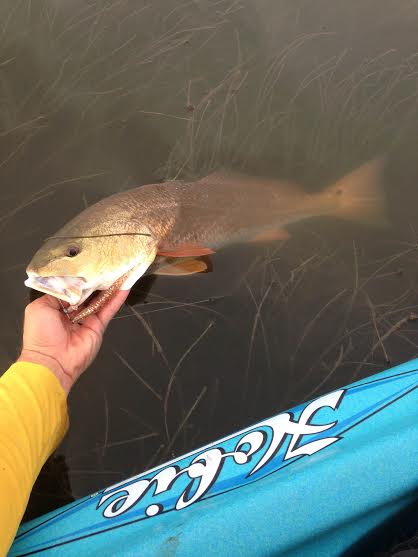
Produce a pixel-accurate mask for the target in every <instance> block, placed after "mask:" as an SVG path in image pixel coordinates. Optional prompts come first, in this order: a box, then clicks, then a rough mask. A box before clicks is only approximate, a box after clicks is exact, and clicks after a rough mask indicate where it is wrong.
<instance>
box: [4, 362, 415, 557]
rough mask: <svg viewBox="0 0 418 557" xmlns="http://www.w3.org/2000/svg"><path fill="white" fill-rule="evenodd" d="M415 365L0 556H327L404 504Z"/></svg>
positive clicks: (86, 506)
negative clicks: (7, 554)
mask: <svg viewBox="0 0 418 557" xmlns="http://www.w3.org/2000/svg"><path fill="white" fill-rule="evenodd" d="M417 418H418V360H412V361H410V362H407V363H406V364H403V365H400V366H398V367H395V368H392V369H390V370H387V371H384V372H382V373H379V374H377V375H373V376H371V377H368V378H367V379H363V380H361V381H357V382H355V383H353V384H351V385H348V386H346V387H343V388H341V389H338V390H335V391H332V392H330V393H328V394H326V395H323V396H321V397H319V398H316V399H315V400H312V401H310V402H306V403H303V404H301V405H299V406H296V407H295V408H292V409H291V410H289V411H288V412H284V413H281V414H278V415H277V416H274V417H272V418H269V419H266V420H264V421H262V422H260V423H258V424H256V425H254V426H252V427H249V428H247V429H244V430H242V431H239V432H237V433H233V434H232V435H230V436H228V437H225V438H223V439H220V440H219V441H216V442H214V443H211V444H210V445H207V446H205V447H202V448H201V449H199V450H196V451H193V452H191V453H189V454H187V455H184V456H181V457H180V458H176V459H174V460H172V461H170V462H168V463H167V464H164V465H162V466H158V467H156V468H154V469H152V470H149V471H147V472H144V473H143V474H140V475H138V476H135V477H133V478H130V479H128V480H126V481H124V482H121V483H119V484H116V485H113V486H111V487H108V488H106V489H103V490H102V491H99V492H98V493H94V494H93V495H91V496H89V497H85V498H83V499H80V500H78V501H76V502H74V503H72V504H70V505H67V506H65V507H63V508H61V509H58V510H56V511H54V512H52V513H49V514H47V515H45V516H43V517H40V518H37V519H36V520H33V521H31V522H28V523H26V524H24V525H22V526H21V527H20V529H19V532H18V534H17V536H16V539H15V542H14V544H13V546H12V548H11V550H10V553H9V555H10V556H13V557H18V556H19V557H23V556H26V555H41V554H42V555H44V554H45V555H47V556H58V555H59V556H63V555H65V556H77V557H80V555H82V554H85V555H89V556H91V555H100V556H107V555H109V556H115V555H118V556H140V557H150V556H153V557H155V556H161V557H165V556H173V555H177V556H181V557H196V556H202V557H203V556H204V557H206V556H212V555H214V556H215V555H216V556H218V557H222V556H228V557H229V556H231V557H232V556H265V557H267V556H269V557H271V556H274V555H280V556H290V555H292V556H295V555H297V556H302V557H304V556H306V557H308V556H312V557H313V556H315V557H317V556H319V555H320V556H337V555H342V554H343V553H344V552H345V551H346V550H347V549H348V548H349V547H351V546H352V545H353V544H355V543H356V542H358V541H359V540H360V539H361V538H362V537H363V536H364V535H365V534H366V533H367V532H370V531H371V530H372V529H373V528H375V527H376V526H378V525H379V524H382V523H383V522H384V521H385V520H387V519H388V518H390V517H391V516H393V515H395V514H396V513H398V512H399V511H400V510H401V509H403V508H405V507H406V506H408V505H409V504H411V503H412V502H413V501H414V496H415V497H416V492H417V487H418V419H417Z"/></svg>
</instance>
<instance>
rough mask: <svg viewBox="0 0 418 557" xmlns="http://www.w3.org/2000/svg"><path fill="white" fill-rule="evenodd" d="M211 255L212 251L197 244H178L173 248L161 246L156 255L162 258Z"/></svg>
mask: <svg viewBox="0 0 418 557" xmlns="http://www.w3.org/2000/svg"><path fill="white" fill-rule="evenodd" d="M212 253H215V252H214V251H213V250H212V249H210V248H207V247H205V246H200V245H198V244H179V245H177V246H173V247H164V246H161V247H160V248H159V249H158V255H162V256H164V257H200V256H202V255H211V254H212Z"/></svg>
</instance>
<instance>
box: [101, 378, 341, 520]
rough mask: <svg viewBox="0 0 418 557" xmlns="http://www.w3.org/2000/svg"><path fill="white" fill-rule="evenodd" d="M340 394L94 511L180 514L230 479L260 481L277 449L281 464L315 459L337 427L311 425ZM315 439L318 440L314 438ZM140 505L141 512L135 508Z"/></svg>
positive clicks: (237, 437)
mask: <svg viewBox="0 0 418 557" xmlns="http://www.w3.org/2000/svg"><path fill="white" fill-rule="evenodd" d="M344 393H345V390H344V389H340V390H338V391H335V392H332V393H329V394H327V395H325V396H323V397H320V398H318V399H317V400H314V401H313V402H311V403H309V404H308V405H307V406H306V407H305V408H304V409H303V410H302V411H301V412H300V414H299V417H298V418H297V419H295V418H294V416H293V414H291V413H289V412H285V413H283V414H280V415H278V416H275V417H274V418H271V419H269V420H266V421H264V422H261V423H259V424H257V425H256V426H255V427H252V428H248V429H247V430H245V431H243V432H241V433H239V434H234V435H231V436H230V437H227V438H225V439H223V440H222V441H221V442H218V443H214V444H213V445H212V446H210V447H206V449H205V450H203V451H202V452H200V453H199V452H198V453H197V454H196V453H195V454H193V455H191V456H189V458H185V457H183V458H181V459H179V460H178V461H176V462H175V463H173V464H171V465H169V466H167V467H165V468H163V469H160V470H158V471H156V472H154V474H153V475H151V476H150V477H146V476H147V475H146V474H144V475H143V477H140V478H138V479H136V480H135V479H134V480H131V481H130V482H129V483H128V482H127V483H126V484H123V485H121V486H118V487H113V488H109V490H107V491H105V492H104V494H103V496H102V497H101V499H100V501H99V503H98V505H97V508H100V509H101V510H102V512H103V516H104V517H105V518H113V517H117V516H120V515H122V514H124V513H126V512H127V511H129V510H131V509H132V510H133V509H134V507H135V508H136V509H135V510H137V512H141V513H143V516H144V518H145V517H151V516H155V515H158V514H160V513H161V512H164V511H169V510H174V509H176V510H180V509H184V508H186V507H188V506H190V505H192V504H193V503H196V501H199V500H200V499H202V498H203V497H204V496H205V495H206V494H208V492H209V490H211V493H212V492H215V491H216V492H218V493H219V492H222V491H226V489H225V488H221V487H220V488H219V489H216V486H217V484H219V482H220V480H221V479H222V480H228V481H229V483H232V486H233V487H234V486H238V485H243V484H245V483H248V482H250V481H252V480H253V479H255V478H259V477H262V476H263V471H264V472H265V473H267V472H268V470H267V465H268V464H269V463H271V462H272V461H273V459H275V457H276V459H277V458H278V454H279V451H280V449H282V450H284V449H283V448H284V447H285V446H286V449H285V450H284V452H283V456H282V457H281V458H280V460H281V462H282V463H283V462H284V461H288V460H289V459H292V458H294V457H301V456H305V455H313V454H314V453H317V452H318V451H320V450H322V449H324V448H325V447H328V446H329V445H332V444H333V443H335V442H336V441H338V440H339V439H340V438H339V437H338V436H324V435H323V434H324V432H326V431H327V430H330V429H332V428H334V427H335V426H336V425H337V423H338V422H337V420H336V421H333V422H330V423H325V424H320V425H318V424H313V423H311V422H312V421H313V419H314V416H315V414H316V413H317V412H318V411H319V410H321V409H322V408H331V409H332V410H336V409H337V408H338V406H339V404H340V403H341V401H342V399H343V396H344ZM316 421H318V419H317V420H316ZM313 436H315V437H317V438H316V439H312V437H313ZM144 476H145V477H144ZM173 501H174V502H173ZM140 503H141V504H142V505H141V507H143V510H141V509H140V508H139V507H138V505H139V504H140Z"/></svg>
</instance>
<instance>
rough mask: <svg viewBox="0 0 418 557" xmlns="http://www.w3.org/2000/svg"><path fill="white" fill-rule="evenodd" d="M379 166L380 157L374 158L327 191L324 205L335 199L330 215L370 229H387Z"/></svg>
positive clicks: (381, 161)
mask: <svg viewBox="0 0 418 557" xmlns="http://www.w3.org/2000/svg"><path fill="white" fill-rule="evenodd" d="M382 167H383V159H382V158H377V159H373V160H371V161H369V162H367V163H365V164H363V165H362V166H360V168H357V169H356V170H354V171H353V172H350V173H349V174H347V175H346V176H344V177H343V178H341V180H339V181H338V182H337V183H336V184H334V185H332V186H330V187H329V188H327V189H326V190H325V191H324V192H323V193H322V194H321V195H322V196H325V198H326V203H327V205H328V203H329V202H330V201H332V199H334V202H332V207H333V208H332V210H331V214H332V216H335V217H338V218H341V219H345V220H351V221H357V222H360V223H364V224H368V225H373V226H382V227H383V226H387V225H388V220H387V216H386V202H385V194H384V191H383V183H382V182H383V181H382V179H381V176H382ZM324 201H325V200H324ZM335 201H336V203H335ZM328 206H329V205H328Z"/></svg>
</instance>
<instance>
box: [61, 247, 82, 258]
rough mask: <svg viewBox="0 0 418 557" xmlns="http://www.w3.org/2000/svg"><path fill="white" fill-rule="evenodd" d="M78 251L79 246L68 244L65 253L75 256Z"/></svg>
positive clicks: (68, 255)
mask: <svg viewBox="0 0 418 557" xmlns="http://www.w3.org/2000/svg"><path fill="white" fill-rule="evenodd" d="M79 253H80V248H79V247H78V246H70V247H68V248H67V250H66V252H65V255H66V256H67V257H75V256H76V255H78V254H79Z"/></svg>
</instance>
